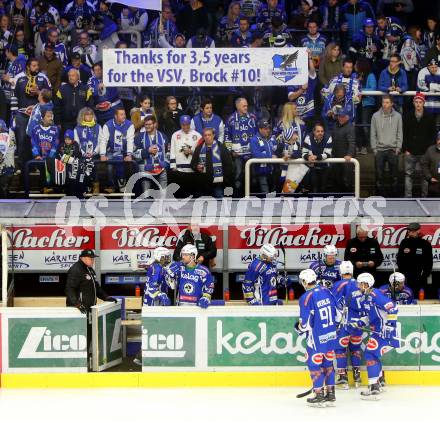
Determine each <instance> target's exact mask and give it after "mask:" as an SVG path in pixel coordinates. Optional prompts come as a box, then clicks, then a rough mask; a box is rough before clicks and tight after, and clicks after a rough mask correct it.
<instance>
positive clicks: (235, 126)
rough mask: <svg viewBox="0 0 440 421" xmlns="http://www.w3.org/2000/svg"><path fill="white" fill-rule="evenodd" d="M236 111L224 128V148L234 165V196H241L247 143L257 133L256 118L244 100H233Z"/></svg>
mask: <svg viewBox="0 0 440 421" xmlns="http://www.w3.org/2000/svg"><path fill="white" fill-rule="evenodd" d="M235 108H236V111H235V112H234V113H233V114H232V115H231V116H230V117H229V118H228V120H227V122H226V127H225V146H226V147H227V148H228V149H229V150H230V151H231V152H232V161H233V164H234V196H235V197H241V196H242V185H243V176H244V164H245V162H246V161H247V160H248V159H249V158H250V155H251V151H250V145H249V141H250V139H251V137H253V136H254V135H255V134H256V133H257V118H256V116H255V115H254V114H251V113H249V112H248V102H247V100H246V98H237V99H236V100H235Z"/></svg>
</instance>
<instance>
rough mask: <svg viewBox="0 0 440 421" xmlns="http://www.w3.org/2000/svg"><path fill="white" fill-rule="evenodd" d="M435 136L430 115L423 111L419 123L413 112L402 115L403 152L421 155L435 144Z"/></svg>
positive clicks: (432, 119)
mask: <svg viewBox="0 0 440 421" xmlns="http://www.w3.org/2000/svg"><path fill="white" fill-rule="evenodd" d="M436 134H437V131H436V127H435V121H434V117H433V115H432V114H430V113H427V112H426V111H424V112H423V116H422V118H421V119H420V121H418V120H417V118H416V115H415V113H414V110H412V111H411V112H410V113H407V114H404V115H403V145H402V150H403V152H406V151H408V152H410V153H411V154H412V155H423V154H424V153H425V151H426V149H427V148H428V147H429V146H431V145H432V144H433V143H434V142H435V138H436Z"/></svg>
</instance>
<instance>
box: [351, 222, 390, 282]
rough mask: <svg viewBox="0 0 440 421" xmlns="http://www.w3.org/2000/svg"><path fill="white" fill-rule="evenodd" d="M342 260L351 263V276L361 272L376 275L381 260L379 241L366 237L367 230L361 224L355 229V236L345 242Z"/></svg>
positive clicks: (354, 276)
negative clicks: (352, 271)
mask: <svg viewBox="0 0 440 421" xmlns="http://www.w3.org/2000/svg"><path fill="white" fill-rule="evenodd" d="M344 260H349V261H350V262H351V263H353V267H354V273H353V278H355V279H356V278H357V276H358V275H359V274H361V273H364V272H367V273H371V274H372V275H373V276H374V277H375V276H376V269H377V267H378V266H380V265H381V264H382V262H383V254H382V251H381V249H380V246H379V242H378V241H377V240H376V239H375V238H369V237H368V231H367V230H366V229H365V228H363V227H362V226H358V227H357V229H356V237H354V238H352V239H350V240H349V241H348V242H347V246H346V248H345V255H344Z"/></svg>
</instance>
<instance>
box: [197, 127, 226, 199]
mask: <svg viewBox="0 0 440 421" xmlns="http://www.w3.org/2000/svg"><path fill="white" fill-rule="evenodd" d="M202 139H203V142H201V143H199V144H198V145H197V146H196V149H195V150H194V153H193V156H192V158H191V168H192V169H193V171H194V172H195V173H196V174H197V175H196V177H195V180H197V182H198V185H199V186H200V187H199V189H200V193H201V194H202V195H203V196H213V197H215V198H217V199H221V198H222V197H223V196H224V190H225V187H229V186H232V181H233V178H232V158H231V154H230V153H229V151H228V150H227V149H226V147H225V146H224V145H223V143H221V142H219V141H218V140H217V139H216V138H215V130H214V129H213V128H212V127H205V128H204V129H203V130H202Z"/></svg>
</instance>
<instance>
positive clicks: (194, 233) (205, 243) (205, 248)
mask: <svg viewBox="0 0 440 421" xmlns="http://www.w3.org/2000/svg"><path fill="white" fill-rule="evenodd" d="M187 244H193V245H195V246H196V247H197V251H198V252H199V254H198V255H197V263H201V264H202V265H204V266H206V267H207V268H208V269H209V268H210V267H211V266H213V263H214V259H215V257H216V256H217V247H216V246H215V243H214V242H213V241H212V239H211V237H210V236H209V235H208V234H205V233H204V232H201V231H200V227H199V226H198V225H197V224H191V225H190V226H189V227H188V228H187V229H186V230H185V231H184V233H183V234H181V236H180V237H179V239H178V240H177V244H176V249H175V250H174V254H173V260H174V261H175V262H179V261H180V260H181V258H180V251H181V250H182V247H183V246H186V245H187Z"/></svg>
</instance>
